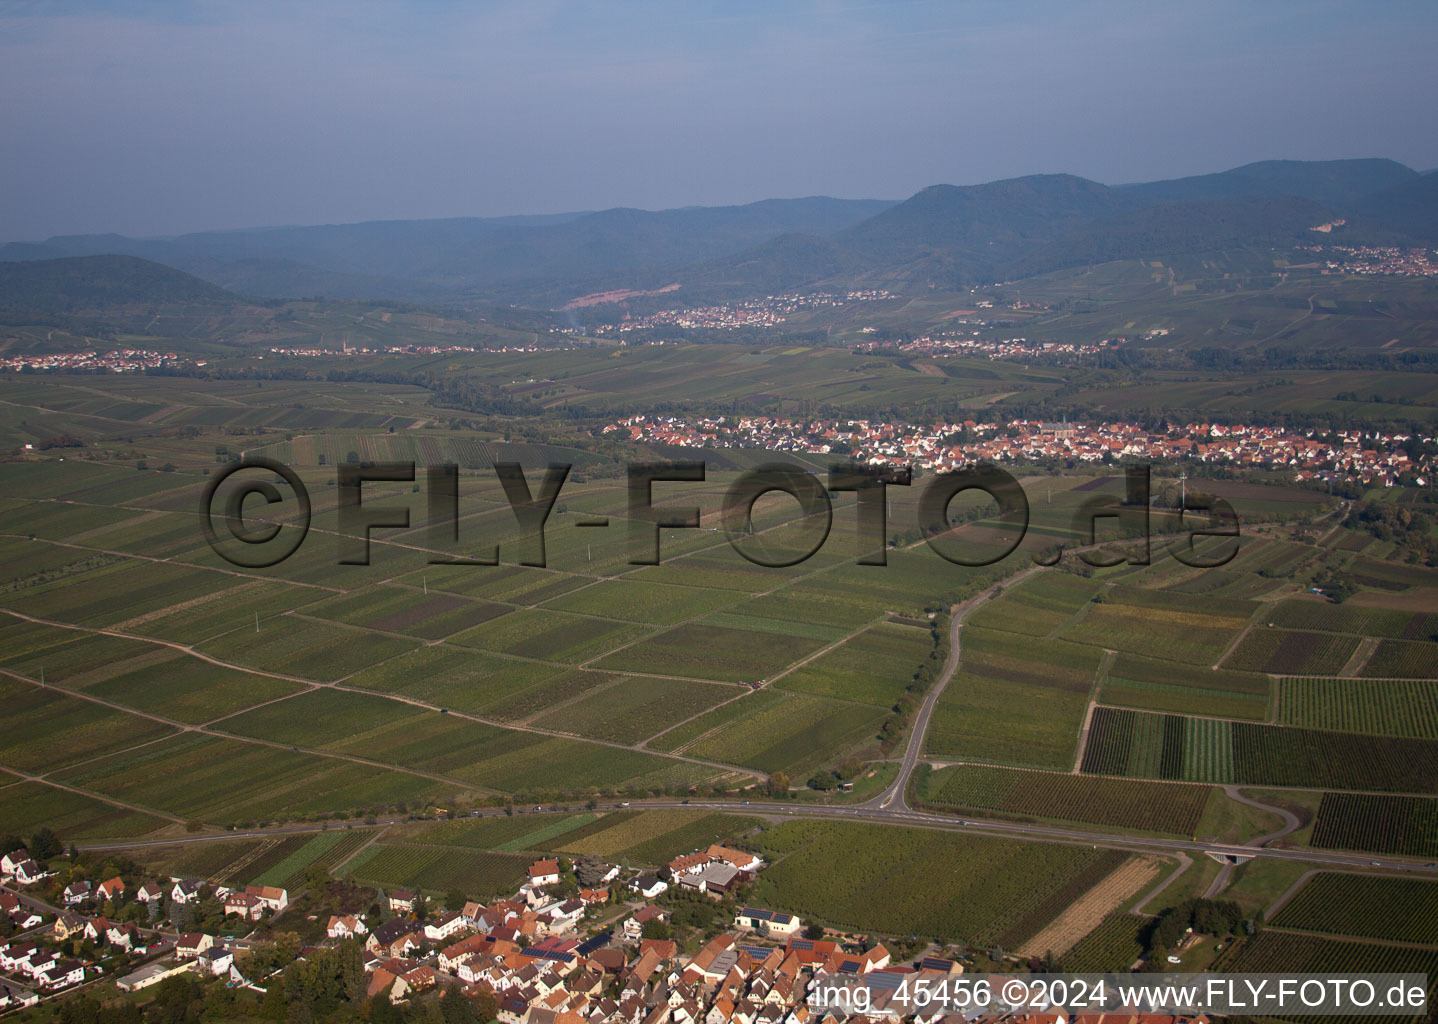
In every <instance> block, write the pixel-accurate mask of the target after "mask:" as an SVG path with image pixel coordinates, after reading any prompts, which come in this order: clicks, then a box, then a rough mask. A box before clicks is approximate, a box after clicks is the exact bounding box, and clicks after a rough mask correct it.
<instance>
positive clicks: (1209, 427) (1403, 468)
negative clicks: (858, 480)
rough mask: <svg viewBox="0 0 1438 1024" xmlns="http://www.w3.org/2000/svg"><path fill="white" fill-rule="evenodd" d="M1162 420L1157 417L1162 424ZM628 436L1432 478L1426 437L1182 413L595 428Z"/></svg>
mask: <svg viewBox="0 0 1438 1024" xmlns="http://www.w3.org/2000/svg"><path fill="white" fill-rule="evenodd" d="M1161 426H1162V425H1161ZM601 432H602V433H605V434H620V435H624V436H627V437H628V438H629V439H630V440H633V441H644V442H649V443H652V444H665V445H674V446H677V447H681V448H763V449H768V450H771V451H790V452H804V453H808V454H814V455H828V454H839V455H846V456H849V457H852V458H854V459H856V460H858V461H860V462H864V463H867V464H869V465H873V466H894V467H904V466H917V467H919V468H920V469H925V470H930V471H933V472H946V471H950V470H956V469H960V468H962V467H964V466H966V465H968V464H970V463H973V462H1011V463H1012V462H1039V461H1044V460H1050V459H1061V460H1074V461H1076V462H1088V463H1095V462H1113V461H1116V460H1117V459H1119V458H1129V459H1134V458H1138V459H1150V460H1155V461H1158V460H1178V459H1194V460H1197V461H1199V462H1203V463H1214V464H1221V465H1232V466H1239V467H1249V468H1254V469H1266V470H1278V471H1286V472H1290V473H1291V474H1292V475H1293V478H1294V479H1295V480H1298V481H1308V480H1318V481H1332V482H1338V481H1362V482H1363V483H1365V484H1369V485H1371V486H1398V485H1404V484H1414V485H1417V486H1420V487H1422V486H1426V485H1427V483H1428V481H1429V480H1430V479H1431V478H1432V467H1431V465H1430V464H1429V463H1430V458H1429V456H1427V455H1423V454H1420V455H1419V457H1418V458H1416V459H1415V458H1414V457H1412V456H1410V455H1409V453H1408V450H1407V448H1408V446H1409V445H1410V442H1415V441H1416V442H1419V443H1420V444H1421V445H1428V444H1431V443H1432V440H1433V439H1432V438H1430V437H1418V436H1415V435H1411V434H1381V433H1376V432H1364V431H1356V430H1353V431H1340V432H1338V434H1336V435H1331V436H1327V437H1324V436H1320V435H1318V434H1317V433H1315V432H1313V431H1309V432H1307V433H1296V432H1293V431H1288V430H1284V429H1283V428H1281V427H1257V426H1249V425H1246V424H1241V423H1234V424H1219V423H1189V424H1182V425H1179V424H1175V425H1168V426H1167V427H1166V428H1164V429H1158V430H1150V429H1147V428H1145V427H1143V426H1141V425H1139V424H1136V423H1097V424H1086V423H1069V422H1067V421H1062V422H1050V421H1035V420H1022V419H1016V420H1010V421H1009V422H1007V423H980V422H977V421H975V420H964V421H963V422H962V423H938V424H933V425H929V426H922V425H918V424H913V423H904V422H883V421H875V420H789V419H779V418H775V417H772V416H716V417H709V418H694V419H688V418H685V417H679V416H645V415H639V416H631V417H628V418H627V419H623V420H619V421H617V422H615V423H610V424H609V425H608V426H606V427H604V428H603V430H602V431H601Z"/></svg>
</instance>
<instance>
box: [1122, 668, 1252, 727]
mask: <svg viewBox="0 0 1438 1024" xmlns="http://www.w3.org/2000/svg"><path fill="white" fill-rule="evenodd" d="M1270 689H1271V685H1270V683H1269V680H1268V678H1267V677H1266V676H1262V675H1258V674H1257V673H1250V672H1229V671H1224V670H1222V669H1213V668H1207V667H1202V666H1195V665H1182V664H1176V663H1174V662H1171V661H1162V660H1160V659H1158V658H1144V657H1140V656H1139V655H1136V654H1119V655H1118V656H1116V657H1115V658H1114V660H1113V663H1112V664H1111V665H1110V666H1109V670H1108V673H1107V674H1106V675H1105V677H1104V681H1103V687H1102V689H1101V690H1100V691H1099V699H1100V700H1101V701H1103V703H1105V704H1113V705H1117V706H1120V707H1128V708H1140V709H1143V710H1148V711H1172V712H1176V713H1179V714H1184V713H1187V714H1193V715H1213V716H1215V717H1222V718H1249V719H1256V720H1260V721H1262V720H1266V719H1267V718H1268V715H1269V709H1270V704H1271V696H1270Z"/></svg>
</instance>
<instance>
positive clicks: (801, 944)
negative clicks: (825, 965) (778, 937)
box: [789, 939, 814, 952]
mask: <svg viewBox="0 0 1438 1024" xmlns="http://www.w3.org/2000/svg"><path fill="white" fill-rule="evenodd" d="M789 948H790V949H802V950H805V951H806V952H813V950H814V943H813V942H812V941H811V940H809V939H790V940H789Z"/></svg>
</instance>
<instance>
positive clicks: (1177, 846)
mask: <svg viewBox="0 0 1438 1024" xmlns="http://www.w3.org/2000/svg"><path fill="white" fill-rule="evenodd" d="M871 804H872V801H870V803H869V804H850V805H846V804H804V803H797V802H780V801H769V800H750V801H744V802H736V801H733V800H644V801H639V800H636V801H633V803H632V806H635V807H645V808H681V807H687V808H690V809H692V810H703V811H727V812H729V813H731V814H732V813H743V814H754V815H760V816H763V817H767V818H810V819H817V820H829V821H835V820H837V821H858V822H871V823H873V824H878V825H901V826H905V827H908V828H928V829H937V830H943V831H954V832H959V831H962V832H965V833H973V834H977V835H998V836H1007V837H1010V838H1015V839H1021V840H1031V841H1035V842H1051V843H1069V844H1075V845H1088V846H1104V847H1111V848H1113V849H1120V850H1139V851H1144V852H1153V853H1168V854H1176V853H1189V854H1191V853H1198V854H1214V855H1215V856H1231V857H1265V858H1273V859H1275V860H1291V861H1299V862H1301V863H1305V864H1317V865H1325V866H1332V867H1353V868H1358V867H1369V866H1374V865H1375V864H1376V865H1377V866H1381V867H1383V868H1385V869H1387V870H1390V871H1404V872H1412V873H1417V874H1423V875H1431V876H1433V877H1438V866H1432V863H1431V862H1424V861H1421V860H1414V859H1412V858H1404V857H1383V858H1380V859H1379V860H1377V861H1375V860H1374V859H1373V858H1372V857H1370V856H1366V855H1362V854H1356V853H1346V852H1342V851H1336V850H1309V849H1298V850H1289V849H1269V848H1264V847H1253V846H1243V845H1240V844H1237V843H1206V842H1203V841H1201V840H1189V839H1162V838H1158V837H1149V836H1124V835H1115V834H1113V833H1110V832H1089V831H1085V830H1083V829H1076V828H1063V827H1060V826H1051V825H1035V824H1023V823H1019V822H1012V821H996V820H992V819H985V818H956V817H954V816H953V815H948V814H937V813H934V812H930V811H916V810H909V809H900V808H897V807H892V806H891V807H873V806H871ZM565 806H567V807H568V808H569V809H570V810H577V809H578V805H565ZM610 806H615V807H617V806H619V805H617V804H615V805H609V804H604V805H601V807H602V808H603V809H606V810H607V809H609V807H610ZM503 813H504V812H503V811H486V812H484V813H483V814H481V815H479V817H486V818H488V817H496V816H499V815H502V814H503ZM517 813H532V812H524V811H520V812H517ZM408 820H409V819H408V818H405V817H392V818H385V819H378V820H376V823H375V825H373V826H369V825H355V826H353V827H355V828H372V827H373V828H377V827H380V826H382V825H392V824H397V823H400V822H404V821H408ZM339 827H343V826H339ZM332 828H333V826H332ZM319 831H321V827H320V826H318V825H284V826H280V827H278V828H271V829H251V830H249V831H245V832H216V833H207V834H202V835H190V836H178V837H173V838H169V839H138V840H128V841H124V842H114V843H93V844H89V845H82V846H81V847H80V849H82V850H119V849H125V850H129V849H141V848H144V847H152V846H171V845H175V844H177V843H205V842H215V841H217V840H225V839H243V838H263V837H272V836H283V835H292V834H295V833H306V832H309V833H313V832H319Z"/></svg>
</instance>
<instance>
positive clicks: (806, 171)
mask: <svg viewBox="0 0 1438 1024" xmlns="http://www.w3.org/2000/svg"><path fill="white" fill-rule="evenodd" d="M1435 43H1438V4H1434V3H1432V2H1431V0H1421V2H1405V0H1391V2H1385V3H1381V4H1374V3H1369V2H1334V0H1305V2H1292V0H1266V2H1264V3H1253V2H1252V0H1239V2H1232V0H1204V2H1192V0H1190V2H1185V3H1170V2H1143V3H1138V2H1135V3H1128V2H1095V0H1072V2H1065V3H1059V2H1052V3H1050V2H1030V0H1003V2H993V3H990V2H986V0H934V2H930V0H913V2H910V0H878V2H862V0H835V2H818V0H796V2H786V0H768V2H764V0H731V2H726V3H717V2H716V3H703V2H696V3H684V2H680V0H653V2H626V0H603V2H594V3H569V2H558V0H519V2H510V0H494V2H474V0H470V2H461V0H417V2H411V3H405V4H399V3H381V2H376V0H306V2H301V3H295V2H294V0H280V2H273V0H189V2H184V3H172V2H167V0H114V2H91V3H79V2H73V0H53V2H52V0H0V241H13V240H21V239H26V240H30V239H43V238H45V237H48V236H50V235H55V234H76V233H91V232H110V231H113V232H119V233H123V234H129V235H142V236H155V235H169V234H177V233H181V232H186V231H195V230H205V229H222V228H236V227H253V226H260V225H276V224H319V223H346V222H353V221H362V220H384V219H404V218H426V217H459V216H498V215H506V214H516V213H549V212H561V211H572V210H593V209H606V208H609V207H614V206H633V207H640V208H644V209H664V208H669V207H675V206H687V205H723V204H730V203H744V202H752V201H755V200H759V199H764V198H772V197H790V196H804V195H832V196H841V197H847V198H861V197H869V198H886V199H887V198H891V199H899V198H903V197H906V196H908V195H911V194H912V193H914V192H916V191H918V190H919V189H921V188H923V187H925V186H927V185H932V184H936V183H940V182H946V183H952V184H970V183H976V182H982V181H989V180H993V179H996V178H1004V177H1012V176H1016V175H1022V174H1033V173H1046V172H1057V171H1065V172H1069V173H1073V174H1080V175H1083V176H1085V177H1089V178H1093V179H1095V180H1098V181H1103V182H1107V183H1111V184H1112V183H1120V182H1129V181H1144V180H1151V179H1155V178H1166V177H1177V176H1182V175H1187V174H1195V173H1205V172H1209V171H1216V170H1223V169H1225V168H1228V167H1233V166H1237V165H1239V164H1243V163H1247V162H1249V161H1253V160H1260V159H1274V158H1286V159H1333V158H1341V157H1365V156H1386V157H1391V158H1393V159H1396V160H1399V161H1402V162H1403V163H1406V164H1408V165H1409V166H1411V167H1414V168H1416V169H1419V170H1427V169H1430V168H1433V167H1438V103H1434V99H1433V98H1434V96H1435V95H1438V61H1435V60H1434V59H1433V50H1434V44H1435Z"/></svg>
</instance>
